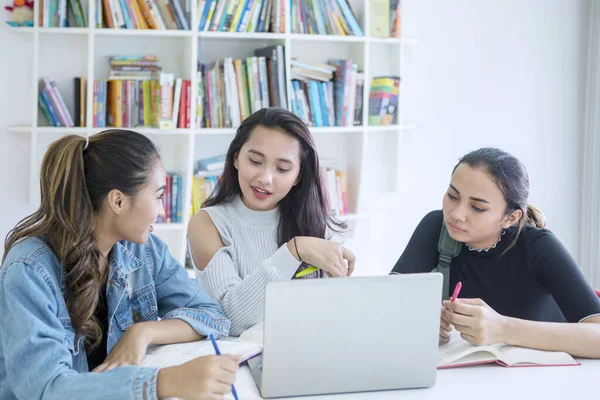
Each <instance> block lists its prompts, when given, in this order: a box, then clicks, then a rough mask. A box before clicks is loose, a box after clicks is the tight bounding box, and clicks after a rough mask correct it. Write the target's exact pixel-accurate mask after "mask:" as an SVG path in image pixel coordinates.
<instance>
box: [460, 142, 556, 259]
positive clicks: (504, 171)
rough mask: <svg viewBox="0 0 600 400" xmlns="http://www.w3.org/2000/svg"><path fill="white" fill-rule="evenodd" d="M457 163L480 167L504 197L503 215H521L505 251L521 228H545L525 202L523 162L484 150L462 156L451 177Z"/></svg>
mask: <svg viewBox="0 0 600 400" xmlns="http://www.w3.org/2000/svg"><path fill="white" fill-rule="evenodd" d="M460 164H467V165H468V166H470V167H471V168H483V169H484V171H485V172H487V173H488V174H489V175H490V176H491V177H492V179H493V180H494V182H495V183H496V185H497V186H498V188H499V189H500V191H501V192H502V194H503V195H504V200H505V201H506V204H507V206H506V210H505V215H508V214H511V213H512V212H514V211H515V210H521V211H522V212H523V216H522V217H521V219H520V220H519V222H518V224H517V225H516V227H515V228H514V229H515V230H514V238H513V240H512V242H511V244H510V245H509V246H508V248H507V249H506V251H508V250H509V249H510V248H511V247H513V246H514V245H515V243H516V242H517V239H518V238H519V234H520V233H521V230H522V229H523V226H525V225H531V226H535V227H538V228H543V227H545V226H546V218H545V217H544V213H543V212H542V211H541V210H539V209H538V208H537V207H535V206H533V205H531V204H529V203H528V201H527V199H528V197H529V175H528V174H527V169H525V166H524V165H523V163H522V162H521V161H519V159H517V158H516V157H515V156H513V155H511V154H509V153H507V152H505V151H503V150H500V149H495V148H491V147H484V148H481V149H478V150H474V151H472V152H470V153H468V154H466V155H464V156H463V157H462V158H461V159H460V160H459V162H458V164H456V166H455V167H454V169H453V170H452V174H453V175H454V171H456V168H458V166H459V165H460Z"/></svg>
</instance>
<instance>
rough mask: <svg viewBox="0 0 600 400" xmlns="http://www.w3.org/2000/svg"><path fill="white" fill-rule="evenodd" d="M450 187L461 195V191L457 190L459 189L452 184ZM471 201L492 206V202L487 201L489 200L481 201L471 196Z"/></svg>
mask: <svg viewBox="0 0 600 400" xmlns="http://www.w3.org/2000/svg"><path fill="white" fill-rule="evenodd" d="M450 187H451V188H452V190H454V191H455V192H456V193H458V194H459V195H460V192H459V191H458V190H457V189H456V188H455V187H454V186H453V185H452V184H450ZM470 199H471V200H473V201H478V202H480V203H486V204H490V202H489V201H487V200H485V199H481V198H479V197H472V196H471V197H470Z"/></svg>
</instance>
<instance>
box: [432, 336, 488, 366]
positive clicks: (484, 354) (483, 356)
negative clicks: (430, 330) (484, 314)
mask: <svg viewBox="0 0 600 400" xmlns="http://www.w3.org/2000/svg"><path fill="white" fill-rule="evenodd" d="M497 346H499V345H493V346H474V345H472V344H471V343H469V342H467V341H466V340H464V339H463V338H461V337H460V332H458V331H457V330H456V329H455V330H453V331H452V332H450V339H449V340H448V342H446V343H443V344H441V345H440V347H439V361H438V367H442V366H446V365H451V364H461V363H463V362H465V363H477V362H485V361H495V360H497V359H498V353H497ZM466 356H469V357H468V358H466V359H464V360H462V359H463V358H464V357H466Z"/></svg>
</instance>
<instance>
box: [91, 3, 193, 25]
mask: <svg viewBox="0 0 600 400" xmlns="http://www.w3.org/2000/svg"><path fill="white" fill-rule="evenodd" d="M191 15H192V10H191V1H181V0H96V26H97V27H98V28H115V29H161V30H165V29H179V30H189V29H190V26H191Z"/></svg>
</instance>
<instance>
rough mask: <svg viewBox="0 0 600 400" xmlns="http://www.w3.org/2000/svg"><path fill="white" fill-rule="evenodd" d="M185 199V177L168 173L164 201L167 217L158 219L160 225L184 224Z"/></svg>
mask: <svg viewBox="0 0 600 400" xmlns="http://www.w3.org/2000/svg"><path fill="white" fill-rule="evenodd" d="M183 199H184V196H183V177H182V176H181V174H178V173H176V172H169V173H167V182H166V186H165V192H164V194H163V199H162V202H163V208H164V209H165V215H164V216H161V217H159V218H158V223H181V222H183Z"/></svg>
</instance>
